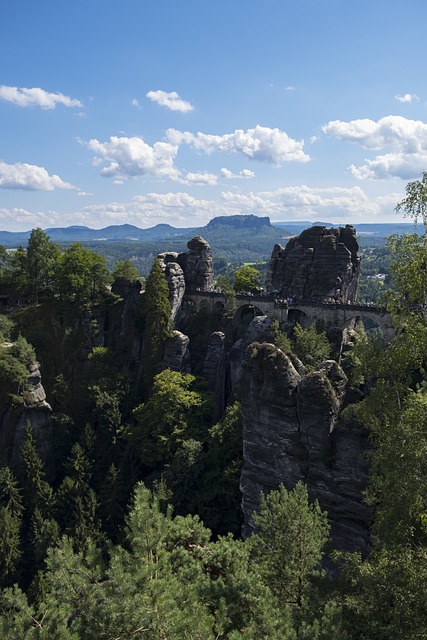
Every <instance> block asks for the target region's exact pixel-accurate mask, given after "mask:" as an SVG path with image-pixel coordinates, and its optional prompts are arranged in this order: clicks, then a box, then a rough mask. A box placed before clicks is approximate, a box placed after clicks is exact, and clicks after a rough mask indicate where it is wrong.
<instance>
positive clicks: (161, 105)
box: [0, 0, 427, 231]
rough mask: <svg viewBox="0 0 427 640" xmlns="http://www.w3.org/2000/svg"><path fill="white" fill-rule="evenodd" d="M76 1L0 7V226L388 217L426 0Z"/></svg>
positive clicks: (407, 159)
mask: <svg viewBox="0 0 427 640" xmlns="http://www.w3.org/2000/svg"><path fill="white" fill-rule="evenodd" d="M94 4H95V3H83V1H82V0H76V1H75V2H73V3H71V4H67V5H63V4H62V3H57V2H53V0H43V1H42V2H41V3H33V4H30V3H27V5H26V6H25V11H23V7H22V4H20V3H7V4H6V5H5V6H4V7H3V11H2V21H1V25H0V34H1V38H0V53H1V55H2V58H3V61H5V62H6V63H5V64H4V65H3V70H2V74H1V75H0V133H1V141H2V144H1V153H0V197H1V200H0V229H1V230H9V231H21V230H28V229H30V228H34V227H42V228H48V227H63V226H69V225H87V226H89V227H91V228H101V227H105V226H108V225H111V224H123V223H129V224H133V225H136V226H138V227H141V228H146V227H152V226H154V225H156V224H158V223H167V224H171V225H173V226H176V227H189V226H202V225H204V224H206V223H207V222H208V221H209V220H210V219H212V218H214V217H216V216H219V215H234V214H248V213H253V214H255V215H258V216H269V217H270V219H271V221H272V222H275V221H286V220H312V221H314V220H328V221H330V222H332V223H334V224H346V223H353V224H356V223H363V222H365V223H371V222H399V221H401V220H402V218H401V217H399V216H397V215H396V213H395V212H394V207H395V205H396V204H397V202H399V201H400V200H401V199H402V197H403V195H404V190H405V186H406V183H407V182H408V181H409V180H415V179H418V178H420V176H421V174H422V172H423V171H424V170H427V89H426V87H425V82H424V59H425V54H426V41H425V36H424V25H425V22H426V18H427V5H424V4H422V3H420V2H419V0H407V1H406V2H403V0H390V1H388V2H385V1H384V0H379V1H378V2H375V3H368V2H365V1H363V0H362V2H360V3H357V4H353V5H352V6H350V5H349V6H346V8H345V11H344V10H343V8H342V3H341V2H339V1H338V0H330V1H328V2H327V3H318V2H316V0H301V1H300V2H299V3H290V2H287V1H286V0H285V1H283V0H266V1H265V2H263V3H260V2H257V1H255V0H247V1H245V2H242V1H239V0H238V1H237V2H235V3H229V2H228V3H227V2H224V0H218V2H216V3H214V4H204V3H196V2H194V1H193V0H182V2H180V3H171V2H167V1H166V0H158V1H157V2H156V3H154V2H147V3H139V2H136V0H123V2H122V3H120V4H117V3H113V2H112V1H111V0H106V1H105V2H104V3H103V4H102V7H101V6H97V7H95V6H94ZM414 14H416V20H414Z"/></svg>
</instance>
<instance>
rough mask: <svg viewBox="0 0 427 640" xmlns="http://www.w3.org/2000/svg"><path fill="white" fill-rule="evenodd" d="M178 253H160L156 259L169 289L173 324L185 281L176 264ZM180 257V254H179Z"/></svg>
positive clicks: (178, 310)
mask: <svg viewBox="0 0 427 640" xmlns="http://www.w3.org/2000/svg"><path fill="white" fill-rule="evenodd" d="M178 255H179V254H178V253H175V252H169V253H160V254H159V255H158V256H157V258H158V259H159V260H160V264H161V265H162V268H163V270H164V272H165V275H166V280H167V282H168V287H169V302H170V305H171V310H172V313H171V316H172V321H173V322H175V321H176V320H177V317H178V316H179V312H180V310H181V305H182V300H183V298H184V293H185V279H184V272H183V270H182V267H181V266H180V264H179V263H178ZM181 255H182V254H181Z"/></svg>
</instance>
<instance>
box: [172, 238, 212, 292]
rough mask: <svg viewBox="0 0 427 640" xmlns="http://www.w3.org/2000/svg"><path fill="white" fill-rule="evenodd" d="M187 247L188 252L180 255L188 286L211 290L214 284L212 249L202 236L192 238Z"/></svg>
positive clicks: (179, 259) (179, 260) (179, 261)
mask: <svg viewBox="0 0 427 640" xmlns="http://www.w3.org/2000/svg"><path fill="white" fill-rule="evenodd" d="M187 247H188V252H185V253H180V254H179V255H178V263H179V264H180V265H181V267H182V269H183V271H184V277H185V284H186V286H187V287H189V288H190V289H198V290H199V291H210V290H211V289H212V287H213V284H214V271H213V266H212V249H211V248H210V246H209V244H208V242H206V240H204V239H203V238H201V237H200V236H196V237H195V238H193V239H192V240H190V241H189V242H188V243H187Z"/></svg>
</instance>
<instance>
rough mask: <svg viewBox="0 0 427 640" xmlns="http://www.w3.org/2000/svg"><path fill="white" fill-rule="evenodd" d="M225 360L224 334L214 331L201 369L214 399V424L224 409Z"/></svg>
mask: <svg viewBox="0 0 427 640" xmlns="http://www.w3.org/2000/svg"><path fill="white" fill-rule="evenodd" d="M225 360H226V352H225V334H224V333H223V332H222V331H215V332H214V333H212V335H211V336H210V338H209V343H208V349H207V352H206V358H205V362H204V367H203V376H204V378H206V380H207V383H208V387H209V389H210V391H212V392H213V394H214V398H215V407H214V415H213V420H214V422H216V421H217V420H219V418H220V417H221V415H222V414H223V412H224V409H225V364H226V362H225Z"/></svg>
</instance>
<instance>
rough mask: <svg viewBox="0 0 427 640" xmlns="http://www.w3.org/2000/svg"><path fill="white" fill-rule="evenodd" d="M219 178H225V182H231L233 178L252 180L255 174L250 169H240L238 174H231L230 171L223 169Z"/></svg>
mask: <svg viewBox="0 0 427 640" xmlns="http://www.w3.org/2000/svg"><path fill="white" fill-rule="evenodd" d="M220 175H221V178H225V179H226V180H231V179H235V178H254V177H255V172H254V171H251V170H250V169H242V170H241V171H239V173H233V171H230V169H226V168H225V167H223V168H222V169H221V171H220Z"/></svg>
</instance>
